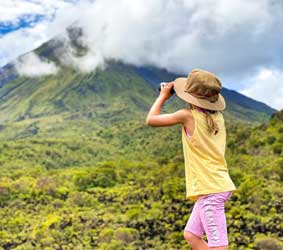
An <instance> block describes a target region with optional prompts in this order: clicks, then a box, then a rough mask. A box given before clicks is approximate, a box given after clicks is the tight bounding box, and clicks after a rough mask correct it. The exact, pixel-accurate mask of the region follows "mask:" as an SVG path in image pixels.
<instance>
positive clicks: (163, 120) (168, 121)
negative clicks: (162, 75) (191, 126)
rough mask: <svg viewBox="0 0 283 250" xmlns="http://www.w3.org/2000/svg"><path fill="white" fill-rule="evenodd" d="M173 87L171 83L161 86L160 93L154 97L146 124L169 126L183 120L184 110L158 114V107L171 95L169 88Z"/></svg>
mask: <svg viewBox="0 0 283 250" xmlns="http://www.w3.org/2000/svg"><path fill="white" fill-rule="evenodd" d="M172 87H173V83H169V84H167V85H166V86H165V87H161V91H160V95H159V96H158V97H157V98H156V100H155V102H154V103H153V105H152V107H151V109H150V111H149V113H148V115H147V118H146V124H147V125H149V126H153V127H161V126H171V125H175V124H179V123H184V122H185V117H186V116H185V112H184V110H179V111H176V112H174V113H171V114H162V115H161V114H160V109H161V107H162V105H163V104H164V103H165V102H166V100H167V99H169V98H170V97H171V96H172V95H171V94H170V89H171V88H172Z"/></svg>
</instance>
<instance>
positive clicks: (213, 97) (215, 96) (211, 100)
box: [185, 91, 219, 103]
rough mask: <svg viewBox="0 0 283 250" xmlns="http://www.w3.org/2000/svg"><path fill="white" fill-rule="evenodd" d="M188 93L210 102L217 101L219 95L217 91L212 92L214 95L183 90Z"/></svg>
mask: <svg viewBox="0 0 283 250" xmlns="http://www.w3.org/2000/svg"><path fill="white" fill-rule="evenodd" d="M185 92H187V93H189V94H191V95H192V96H194V97H196V98H200V99H206V100H208V101H210V102H212V103H214V102H217V101H218V98H219V95H218V93H217V94H214V95H209V94H208V95H199V94H196V93H193V92H189V91H185Z"/></svg>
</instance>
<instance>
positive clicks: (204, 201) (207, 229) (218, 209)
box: [184, 192, 232, 247]
mask: <svg viewBox="0 0 283 250" xmlns="http://www.w3.org/2000/svg"><path fill="white" fill-rule="evenodd" d="M231 195H232V192H222V193H215V194H208V195H206V196H204V197H201V198H199V199H198V200H197V201H196V202H195V205H194V207H193V211H192V213H191V216H190V218H189V220H188V222H187V225H186V227H185V229H184V230H185V231H190V232H191V233H193V234H194V235H196V236H198V237H199V238H202V236H203V234H204V233H206V237H207V240H208V246H209V247H220V246H228V237H227V225H226V216H225V206H224V205H225V202H226V201H227V200H229V199H230V197H231Z"/></svg>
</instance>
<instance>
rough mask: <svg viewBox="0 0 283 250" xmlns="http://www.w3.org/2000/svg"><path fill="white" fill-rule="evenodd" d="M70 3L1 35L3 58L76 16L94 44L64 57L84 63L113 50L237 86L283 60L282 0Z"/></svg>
mask: <svg viewBox="0 0 283 250" xmlns="http://www.w3.org/2000/svg"><path fill="white" fill-rule="evenodd" d="M34 1H35V0H34ZM34 1H33V2H34ZM15 2H20V0H15ZM25 2H26V1H25ZM36 2H38V3H39V2H45V1H39V0H37V1H36ZM55 2H56V3H60V2H61V3H62V1H60V0H46V3H49V5H48V4H46V5H45V6H47V7H45V8H46V12H48V11H49V10H50V8H49V7H50V6H54V4H55ZM48 6H49V7H48ZM71 6H72V7H68V8H65V7H62V8H61V7H60V8H59V7H58V11H57V12H56V17H55V19H54V21H53V22H49V21H44V22H42V23H41V24H40V25H37V26H35V27H34V28H31V29H27V30H25V31H19V32H15V34H12V35H7V36H5V37H3V38H1V39H0V57H1V58H4V59H1V58H0V65H1V64H4V63H5V62H8V61H9V60H11V58H13V57H15V56H17V55H19V54H20V53H23V52H26V51H28V50H32V49H33V48H34V47H36V46H38V44H39V43H42V42H44V41H46V40H48V39H50V38H51V37H53V36H54V35H55V34H58V33H61V32H62V30H63V29H64V28H65V27H66V26H68V25H69V24H70V23H72V22H73V21H74V20H78V22H79V23H80V24H81V25H82V27H83V29H84V34H85V35H84V37H83V42H84V43H85V44H87V45H88V47H89V48H90V52H89V54H87V55H86V56H85V57H83V58H81V59H78V58H74V56H73V55H72V53H70V51H69V52H68V53H67V54H66V55H65V56H64V57H63V59H64V60H65V63H69V64H70V65H73V66H74V67H76V68H78V69H81V70H83V71H90V70H92V69H94V68H95V67H96V66H97V65H103V60H104V59H107V58H114V59H118V60H122V61H124V62H126V63H133V64H136V65H144V64H151V65H156V66H159V67H164V68H167V69H168V70H170V71H174V72H176V73H180V74H186V73H187V72H188V71H190V70H191V69H192V68H205V69H207V70H209V71H212V72H214V73H216V74H217V75H220V77H221V79H224V81H222V82H225V81H226V80H227V79H229V81H231V82H232V83H231V85H232V86H234V87H233V88H237V87H238V86H237V85H234V84H233V82H240V81H241V80H242V79H247V76H248V75H250V74H251V72H254V71H255V70H256V69H257V68H259V67H264V68H268V67H273V68H283V59H282V54H281V53H278V51H282V49H283V44H282V42H281V40H282V37H283V30H282V29H281V26H282V23H283V15H282V10H283V2H282V1H281V0H250V1H246V0H231V1H227V0H217V1H216V0H199V1H191V0H151V1H144V0H95V1H87V0H84V1H80V3H79V4H75V5H71ZM50 13H51V12H50ZM19 41H21V42H19ZM1 53H2V55H1ZM61 60H62V59H61ZM64 60H63V61H64ZM241 88H242V86H241Z"/></svg>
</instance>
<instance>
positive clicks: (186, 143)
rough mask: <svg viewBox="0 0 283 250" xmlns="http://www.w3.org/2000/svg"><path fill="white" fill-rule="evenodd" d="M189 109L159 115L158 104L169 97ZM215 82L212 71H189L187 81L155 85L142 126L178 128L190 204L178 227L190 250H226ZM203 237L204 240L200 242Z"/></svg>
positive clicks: (221, 105)
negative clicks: (182, 224)
mask: <svg viewBox="0 0 283 250" xmlns="http://www.w3.org/2000/svg"><path fill="white" fill-rule="evenodd" d="M171 88H173V89H174V91H175V93H176V95H177V96H178V97H179V98H181V99H183V100H184V101H186V102H187V103H188V104H189V105H190V106H191V108H190V109H181V110H179V111H176V112H174V113H171V114H162V115H161V114H160V109H161V106H162V105H163V104H164V103H165V101H166V100H167V99H169V98H170V97H171V96H172V94H171V93H170V91H171ZM221 88H222V85H221V82H220V80H219V79H218V78H217V77H216V76H215V75H214V74H212V73H210V72H208V71H205V70H199V69H195V70H192V72H191V73H190V74H189V75H188V77H187V78H177V79H176V80H175V81H174V82H171V83H168V84H165V83H163V84H162V86H161V91H160V95H159V97H158V98H157V99H156V100H155V102H154V104H153V105H152V107H151V109H150V111H149V113H148V116H147V119H146V123H147V124H148V125H150V126H154V127H156V126H171V125H175V124H181V125H182V143H183V153H184V161H185V176H186V198H187V199H191V200H193V201H195V205H194V207H193V210H192V213H191V215H190V218H189V220H188V222H187V224H186V226H185V228H184V238H185V240H186V241H187V242H188V244H190V245H191V247H192V249H193V250H208V249H215V250H216V249H217V250H227V249H228V237H227V226H226V217H225V210H224V205H225V202H226V201H227V200H228V199H229V198H230V197H231V195H232V191H234V190H235V189H236V188H235V185H234V183H233V181H232V180H231V178H230V176H229V173H228V169H227V164H226V160H225V146H226V130H225V123H224V119H223V115H222V113H221V112H220V111H222V110H224V109H225V100H224V98H223V96H222V95H221V94H220V90H221ZM204 233H205V234H206V236H207V240H208V242H206V241H204V240H203V239H202V236H203V234H204Z"/></svg>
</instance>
